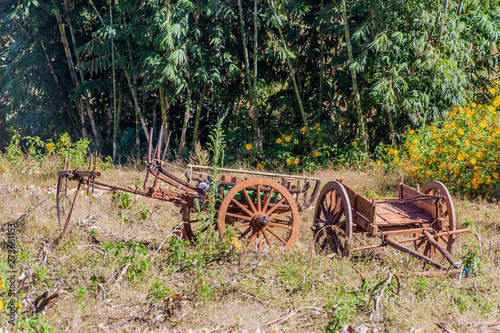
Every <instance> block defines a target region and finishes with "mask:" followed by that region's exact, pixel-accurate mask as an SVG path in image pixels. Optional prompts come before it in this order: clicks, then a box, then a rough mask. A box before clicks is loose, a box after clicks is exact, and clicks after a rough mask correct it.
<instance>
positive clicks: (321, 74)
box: [318, 0, 325, 115]
mask: <svg viewBox="0 0 500 333" xmlns="http://www.w3.org/2000/svg"><path fill="white" fill-rule="evenodd" d="M320 8H321V10H323V9H324V8H325V0H321V7H320ZM319 43H320V44H319V107H318V111H319V114H320V115H321V114H322V111H323V79H324V76H325V66H324V64H325V36H324V34H323V29H321V27H320V33H319Z"/></svg>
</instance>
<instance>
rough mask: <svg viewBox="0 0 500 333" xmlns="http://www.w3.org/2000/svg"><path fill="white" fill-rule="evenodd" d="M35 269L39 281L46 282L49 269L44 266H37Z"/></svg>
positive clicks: (34, 275) (35, 276)
mask: <svg viewBox="0 0 500 333" xmlns="http://www.w3.org/2000/svg"><path fill="white" fill-rule="evenodd" d="M34 271H35V272H34V273H35V274H33V277H34V278H35V279H37V280H38V281H39V282H44V281H45V280H46V279H47V278H48V276H49V270H48V269H47V268H46V267H44V266H37V267H35V269H34Z"/></svg>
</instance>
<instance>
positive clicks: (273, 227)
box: [57, 130, 320, 249]
mask: <svg viewBox="0 0 500 333" xmlns="http://www.w3.org/2000/svg"><path fill="white" fill-rule="evenodd" d="M150 137H153V132H152V130H151V134H150ZM159 137H160V138H162V133H161V132H160V135H159ZM167 146H168V142H167V145H166V146H165V148H164V152H163V154H162V141H161V140H158V143H157V145H156V148H155V151H154V152H152V144H151V142H150V143H149V149H148V160H147V171H146V176H145V180H144V182H143V186H121V185H117V184H112V183H109V182H105V181H102V180H100V179H98V178H99V177H100V176H101V173H100V172H99V171H96V167H95V163H94V165H93V166H92V161H91V162H90V164H89V170H80V169H79V168H77V169H74V170H71V166H70V159H68V161H66V163H65V167H64V170H62V171H59V172H58V173H57V174H58V177H59V179H58V185H57V216H58V221H59V227H60V228H61V230H62V231H61V234H60V236H59V239H60V238H62V237H63V236H64V234H65V233H66V230H67V228H68V225H69V224H70V221H71V216H72V213H73V209H74V206H75V202H76V199H77V196H78V193H79V192H81V191H83V190H85V189H86V190H87V193H88V192H89V191H90V190H92V191H93V190H94V188H98V189H103V190H110V191H124V192H129V193H133V194H136V195H141V196H145V197H150V198H153V199H158V200H161V201H168V202H172V203H174V204H175V205H177V206H179V207H181V213H182V219H183V223H182V224H179V225H178V226H177V230H176V231H177V232H178V233H179V235H180V236H182V237H185V238H187V239H189V240H192V241H193V240H195V238H196V234H197V233H199V232H203V231H204V230H206V229H208V228H212V227H214V228H216V229H217V230H218V232H219V233H220V234H221V236H222V235H224V234H225V233H226V231H227V230H228V229H232V230H231V235H232V237H235V238H237V239H239V241H240V243H243V244H245V245H247V246H249V245H252V244H254V245H255V246H256V247H257V248H259V249H261V248H262V247H263V246H269V247H278V248H283V249H289V248H290V247H291V246H292V245H293V243H294V242H295V239H296V238H297V235H298V232H299V210H301V209H304V208H307V207H309V206H310V205H312V203H313V202H314V200H315V197H316V195H317V193H318V191H319V185H320V181H319V180H318V179H316V178H310V177H305V176H290V175H283V174H275V173H263V172H253V171H245V170H236V169H224V168H217V169H214V168H211V167H206V166H197V165H188V169H187V170H186V172H185V173H184V177H178V176H176V175H174V174H173V173H172V172H170V171H168V170H167V169H166V163H165V162H164V156H165V150H166V148H167ZM235 174H239V175H240V176H241V177H243V175H245V176H256V177H257V178H250V179H243V178H240V177H239V176H235ZM263 177H265V178H263ZM271 178H273V179H276V180H277V181H276V180H273V179H271ZM68 181H74V182H77V186H76V187H73V192H72V193H69V192H68ZM210 184H212V185H210ZM213 184H216V185H215V187H214V185H213ZM214 190H215V191H216V192H217V193H216V194H215V193H213V192H211V191H214ZM209 201H213V204H214V208H215V209H214V214H216V215H217V216H216V218H217V221H218V222H217V223H216V224H215V225H208V226H207V225H206V224H204V223H200V220H201V219H200V215H201V214H200V212H203V211H204V210H205V211H206V209H205V208H206V207H207V204H208V203H209ZM200 225H202V226H201V227H200Z"/></svg>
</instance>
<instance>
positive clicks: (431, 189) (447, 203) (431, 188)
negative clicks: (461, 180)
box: [415, 181, 456, 258]
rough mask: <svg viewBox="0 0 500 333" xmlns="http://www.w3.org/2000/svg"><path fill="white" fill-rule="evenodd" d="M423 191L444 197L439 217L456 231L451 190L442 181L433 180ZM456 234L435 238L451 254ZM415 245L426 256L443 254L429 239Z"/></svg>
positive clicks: (449, 228)
mask: <svg viewBox="0 0 500 333" xmlns="http://www.w3.org/2000/svg"><path fill="white" fill-rule="evenodd" d="M422 193H424V194H426V195H436V196H442V197H444V205H443V206H442V207H441V209H440V211H439V216H438V217H443V218H445V219H446V220H447V221H448V231H454V230H455V229H456V225H455V207H454V206H453V201H452V198H451V195H450V192H449V191H448V189H447V188H446V186H445V185H444V184H443V183H441V182H438V181H431V182H428V183H427V184H425V185H424V187H423V188H422ZM438 231H440V230H438ZM454 236H455V235H453V234H452V235H447V236H440V237H435V239H436V241H438V243H440V244H442V245H444V247H445V248H446V250H447V251H448V252H449V253H450V254H451V251H452V249H453V242H454ZM415 247H416V248H417V250H418V251H419V252H421V253H423V254H424V255H426V256H429V257H430V258H433V257H436V256H440V255H441V253H440V252H439V251H438V250H437V249H436V248H434V247H433V246H431V245H430V244H429V242H428V241H423V242H420V243H418V244H416V246H415Z"/></svg>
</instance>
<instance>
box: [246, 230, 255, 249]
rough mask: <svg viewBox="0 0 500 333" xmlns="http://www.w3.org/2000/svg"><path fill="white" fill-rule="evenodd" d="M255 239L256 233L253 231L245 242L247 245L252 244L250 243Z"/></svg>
mask: <svg viewBox="0 0 500 333" xmlns="http://www.w3.org/2000/svg"><path fill="white" fill-rule="evenodd" d="M256 239H257V233H256V232H254V233H253V234H252V236H250V239H249V240H248V244H247V246H250V244H252V243H253V242H254V241H255V240H256Z"/></svg>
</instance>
